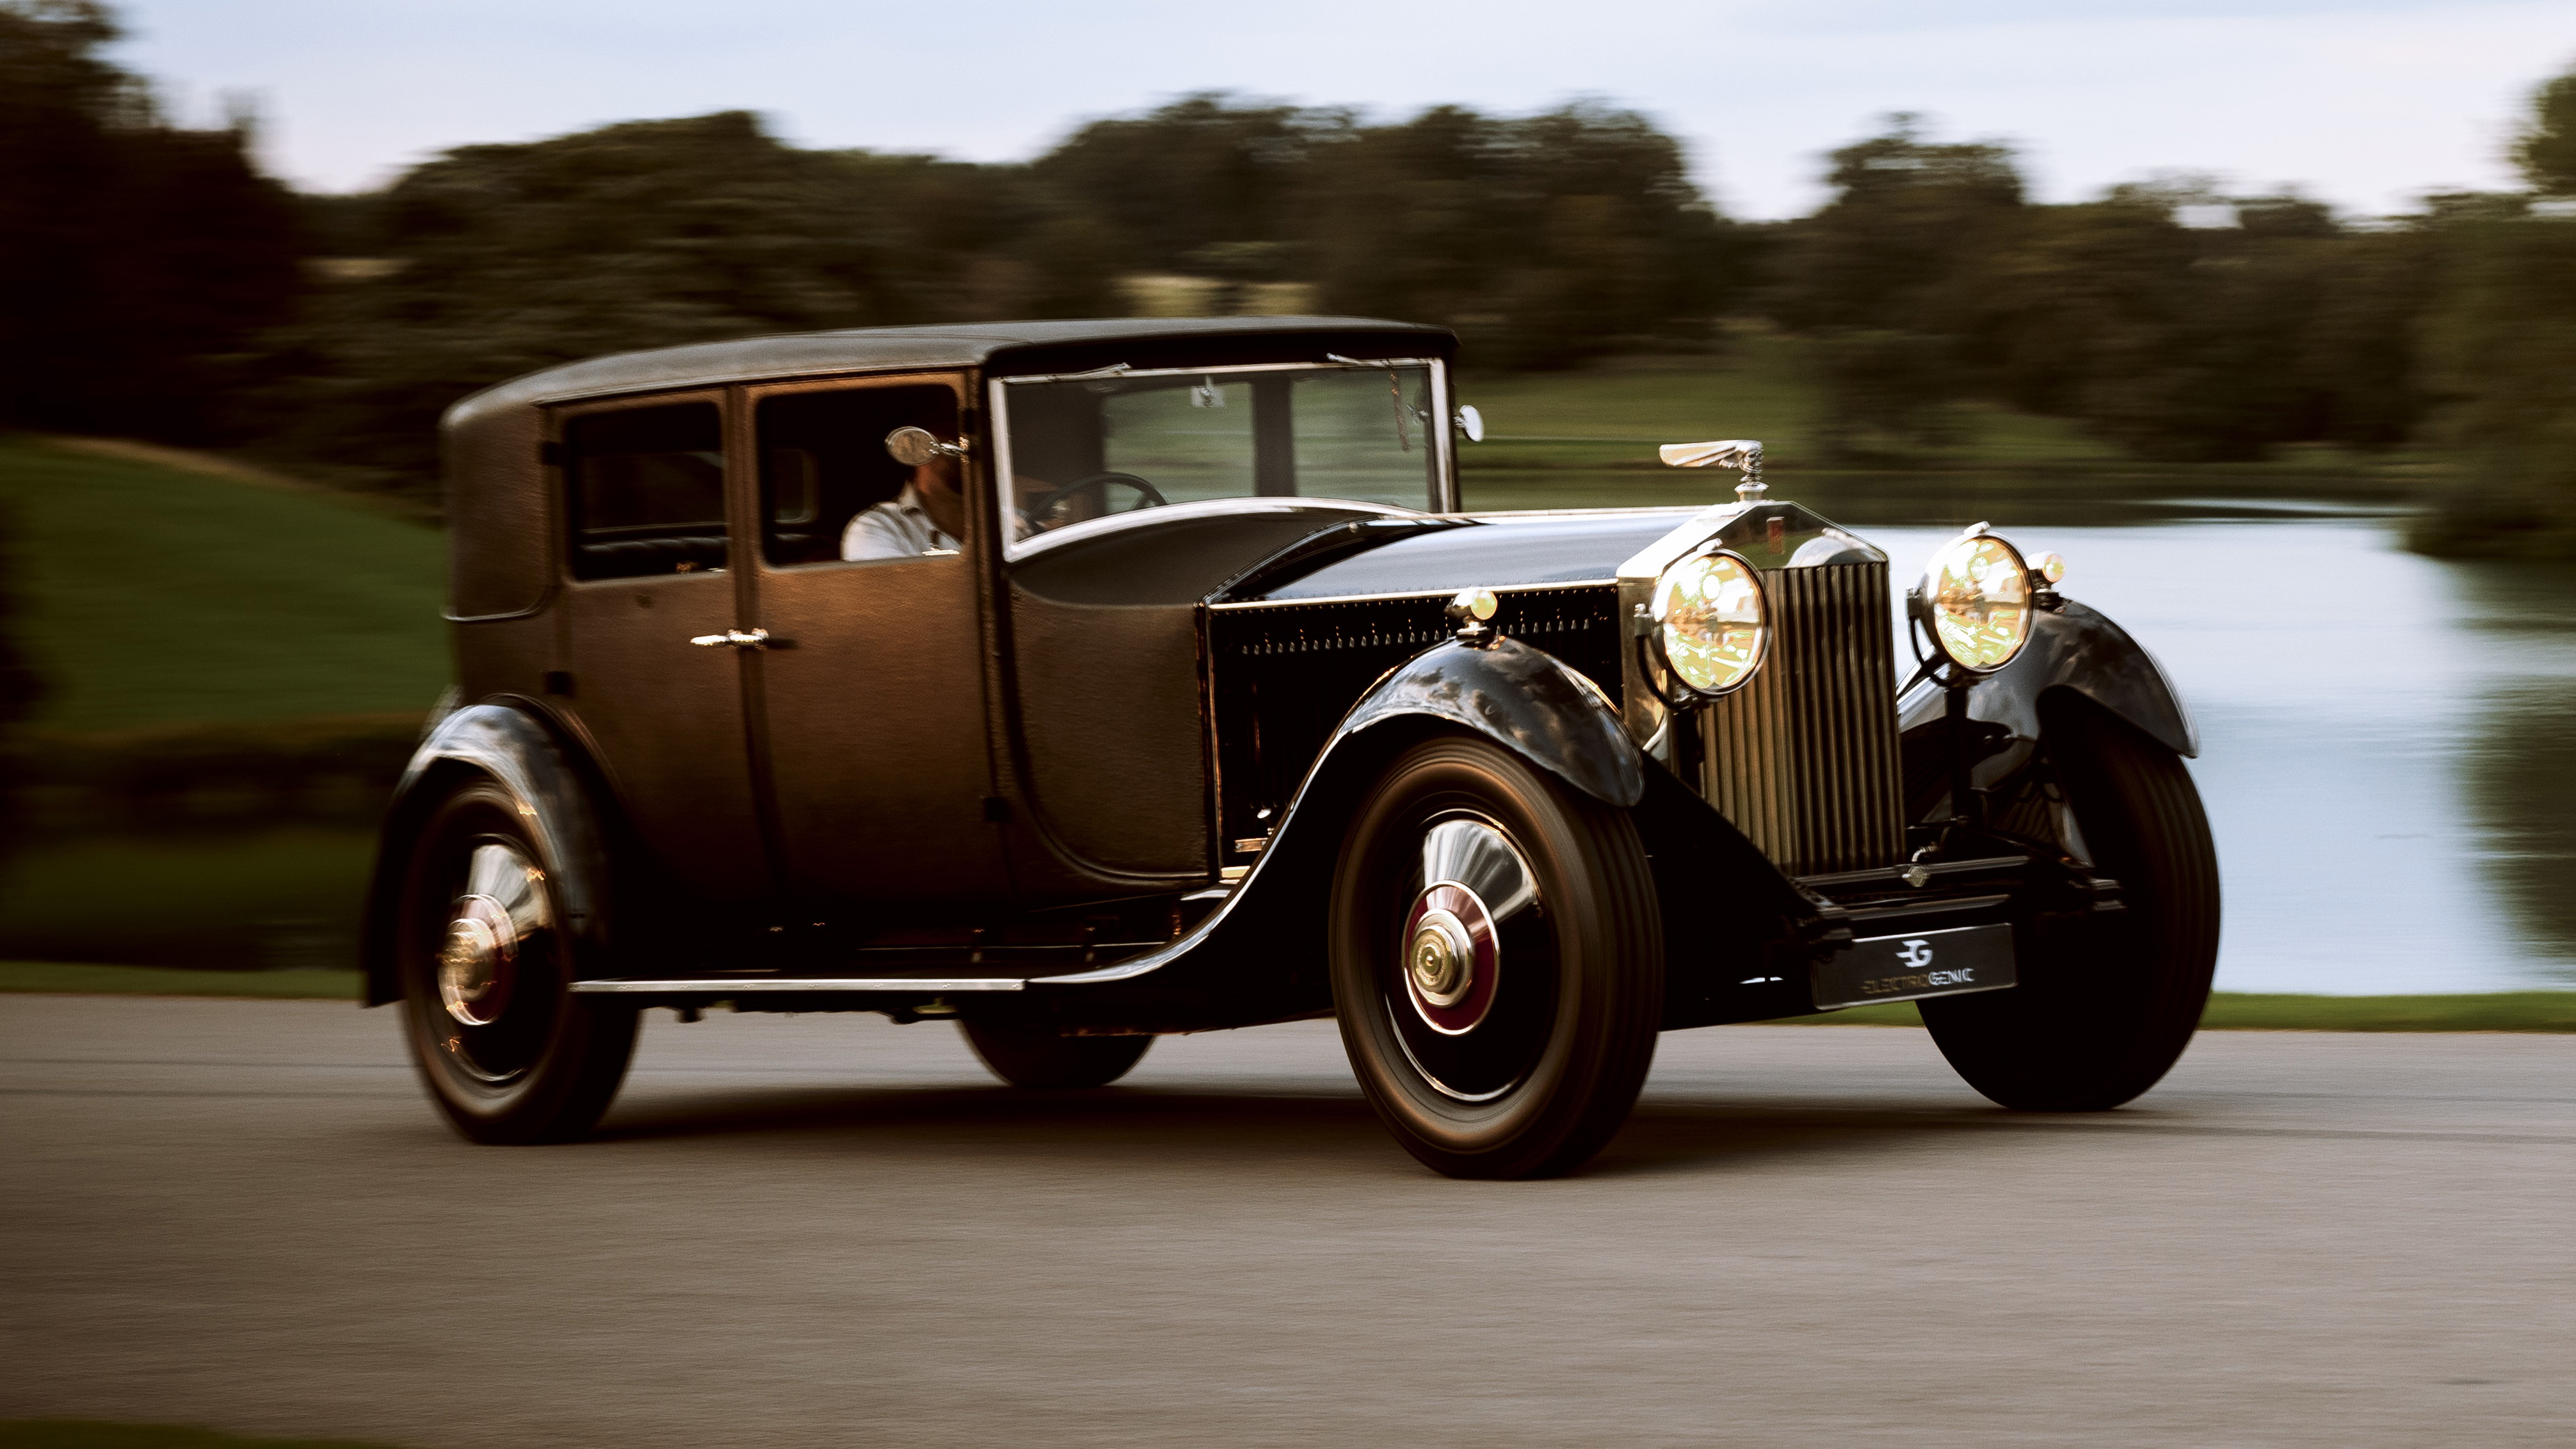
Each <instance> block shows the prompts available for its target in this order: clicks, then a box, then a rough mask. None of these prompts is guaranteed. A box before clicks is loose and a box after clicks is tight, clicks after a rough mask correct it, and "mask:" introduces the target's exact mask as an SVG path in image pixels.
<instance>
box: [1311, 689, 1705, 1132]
mask: <svg viewBox="0 0 2576 1449" xmlns="http://www.w3.org/2000/svg"><path fill="white" fill-rule="evenodd" d="M1662 947H1663V943H1662V933H1661V928H1660V925H1659V923H1658V921H1657V918H1656V913H1655V903H1654V887H1653V883H1652V879H1651V877H1650V876H1649V874H1648V871H1647V865H1646V856H1645V851H1644V849H1643V847H1642V846H1640V844H1639V843H1638V840H1637V832H1636V827H1635V826H1634V825H1633V824H1632V823H1631V822H1630V821H1629V820H1628V818H1627V816H1626V815H1625V814H1623V813H1621V812H1620V811H1617V810H1614V809H1611V808H1609V807H1607V806H1604V805H1601V804H1599V803H1597V802H1595V801H1593V800H1590V799H1588V798H1586V797H1584V796H1582V795H1579V794H1577V793H1576V792H1574V791H1573V790H1572V789H1570V788H1568V787H1567V786H1565V785H1564V784H1562V783H1561V782H1559V781H1557V780H1555V779H1553V778H1551V777H1548V776H1545V775H1542V774H1540V773H1538V772H1536V771H1534V770H1532V769H1530V768H1529V767H1528V766H1527V765H1525V764H1523V763H1522V762H1521V761H1520V760H1519V759H1518V758H1516V757H1515V756H1513V755H1511V754H1509V753H1507V752H1505V751H1503V750H1501V749H1499V748H1497V747H1495V746H1493V745H1491V744H1488V743H1486V742H1484V741H1483V740H1479V739H1471V738H1465V737H1442V738H1438V739H1434V740H1430V741H1427V742H1425V743H1423V744H1420V745H1417V746H1415V747H1414V748H1412V749H1410V750H1408V751H1406V752H1405V753H1404V754H1403V755H1401V756H1399V757H1398V758H1397V759H1396V760H1395V762H1394V763H1393V764H1392V765H1390V766H1388V768H1387V770H1386V773H1385V774H1384V775H1383V776H1381V777H1380V778H1379V780H1378V782H1377V784H1376V786H1375V787H1374V788H1373V789H1372V790H1371V791H1370V793H1369V795H1368V797H1367V799H1366V800H1364V801H1363V802H1362V803H1361V805H1360V808H1359V810H1358V812H1357V814H1356V815H1355V816H1354V818H1353V819H1352V821H1351V825H1350V829H1349V831H1348V833H1347V834H1346V835H1345V836H1344V838H1343V844H1342V855H1341V863H1340V866H1339V868H1338V870H1337V871H1336V873H1335V879H1334V884H1333V918H1332V950H1333V956H1332V972H1333V1000H1334V1005H1335V1008H1336V1011H1337V1013H1338V1014H1339V1016H1340V1019H1341V1028H1342V1042H1343V1045H1344V1046H1345V1047H1346V1048H1347V1049H1348V1050H1349V1052H1350V1058H1351V1066H1352V1069H1353V1071H1354V1072H1355V1073H1356V1074H1357V1075H1358V1077H1359V1081H1360V1087H1361V1089H1362V1090H1363V1091H1365V1092H1366V1093H1367V1095H1368V1099H1369V1102H1370V1105H1372V1106H1374V1107H1375V1108H1376V1109H1377V1113H1378V1116H1379V1118H1380V1119H1381V1120H1382V1121H1384V1122H1385V1123H1386V1126H1387V1129H1388V1130H1389V1131H1391V1132H1393V1133H1394V1134H1395V1138H1396V1140H1397V1141H1398V1142H1401V1143H1403V1144H1404V1147H1405V1150H1406V1151H1408V1152H1411V1153H1412V1154H1413V1155H1414V1156H1415V1157H1417V1158H1419V1159H1421V1161H1422V1162H1423V1163H1424V1164H1425V1165H1427V1166H1429V1167H1431V1168H1432V1169H1434V1170H1435V1171H1438V1172H1443V1173H1446V1174H1448V1175H1450V1176H1452V1177H1492V1178H1509V1177H1536V1176H1543V1175H1547V1174H1551V1173H1560V1172H1567V1171H1571V1170H1572V1169H1574V1168H1575V1167H1578V1166H1580V1165H1582V1164H1583V1163H1584V1162H1585V1161H1586V1160H1588V1159H1589V1158H1591V1156H1592V1155H1593V1154H1594V1153H1596V1152H1598V1151H1600V1150H1601V1147H1602V1145H1603V1144H1604V1143H1606V1142H1608V1141H1609V1140H1610V1138H1611V1136H1612V1135H1613V1134H1614V1133H1616V1132H1617V1131H1618V1130H1619V1127H1620V1125H1621V1124H1622V1123H1624V1122H1625V1121H1626V1120H1627V1118H1628V1113H1629V1110H1630V1109H1631V1108H1632V1107H1633V1106H1634V1105H1635V1103H1636V1100H1637V1091H1638V1089H1639V1088H1640V1087H1641V1086H1642V1085H1643V1084H1644V1082H1645V1079H1646V1069H1647V1067H1648V1066H1649V1065H1650V1064H1651V1063H1652V1062H1653V1060H1654V1054H1655V1033H1656V1030H1657V1028H1658V1027H1659V1025H1660V1024H1661V1018H1662V1012H1663V949H1662Z"/></svg>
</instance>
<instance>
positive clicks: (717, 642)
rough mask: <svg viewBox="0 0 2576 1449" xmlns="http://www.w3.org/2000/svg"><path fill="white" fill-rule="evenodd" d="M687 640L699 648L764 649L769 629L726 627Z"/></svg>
mask: <svg viewBox="0 0 2576 1449" xmlns="http://www.w3.org/2000/svg"><path fill="white" fill-rule="evenodd" d="M689 642H690V643H692V644H695V645H697V646H698V647H699V648H701V649H723V648H727V647H731V648H735V649H766V648H768V647H769V631H768V630H766V629H727V630H726V631H724V632H723V633H721V634H700V635H698V636H697V637H695V638H693V639H691V640H690V641H689Z"/></svg>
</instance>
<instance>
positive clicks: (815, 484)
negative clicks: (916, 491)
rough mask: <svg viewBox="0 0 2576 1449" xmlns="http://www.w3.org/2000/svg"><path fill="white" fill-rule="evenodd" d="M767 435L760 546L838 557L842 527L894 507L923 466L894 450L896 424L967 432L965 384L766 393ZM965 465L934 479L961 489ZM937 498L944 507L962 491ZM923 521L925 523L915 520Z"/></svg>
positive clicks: (761, 415)
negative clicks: (958, 388)
mask: <svg viewBox="0 0 2576 1449" xmlns="http://www.w3.org/2000/svg"><path fill="white" fill-rule="evenodd" d="M753 417H754V425H755V427H756V428H757V430H758V433H759V438H760V534H761V538H760V547H761V556H762V557H764V558H766V559H767V560H769V562H770V563H771V564H772V565H775V566H780V567H787V566H793V565H796V564H813V563H831V562H835V561H837V560H839V559H840V558H841V557H842V552H841V544H842V536H843V535H844V534H846V533H848V532H849V530H850V525H851V523H852V521H853V520H855V519H857V518H858V517H859V516H860V515H861V514H864V513H866V512H867V511H868V510H869V509H871V508H877V507H879V506H885V507H889V508H891V507H892V506H893V505H894V504H895V503H896V500H897V499H898V498H899V497H900V496H901V494H902V493H903V491H904V487H905V485H906V484H908V483H910V482H912V481H913V470H912V469H911V468H908V467H906V466H905V465H903V464H901V463H898V462H896V461H895V460H894V459H893V458H892V457H891V456H890V455H888V454H887V452H886V443H885V440H886V434H888V433H891V432H893V431H894V430H895V429H897V428H903V427H917V428H928V429H929V430H930V431H931V432H933V433H935V434H937V435H938V436H939V437H941V438H943V439H950V438H954V437H956V436H957V394H956V392H955V391H954V390H952V389H950V388H948V387H945V386H942V385H939V384H926V385H917V386H916V385H909V384H907V385H904V386H900V387H860V388H846V389H841V390H837V391H832V392H798V393H788V394H785V395H784V396H780V397H769V398H763V399H761V402H760V407H759V410H758V411H757V412H756V413H755V414H754V415H753ZM954 478H955V470H954V468H950V469H947V470H945V471H944V472H941V473H939V474H938V475H937V477H936V478H935V479H934V484H933V486H934V487H946V488H949V489H951V490H953V489H954V487H955V484H954V481H953V480H954ZM953 498H954V494H953V491H952V493H951V495H950V498H946V499H937V500H931V502H932V503H933V505H934V508H935V509H936V510H937V511H939V512H943V513H946V512H949V511H950V508H951V507H952V506H953V507H962V500H961V501H958V502H956V503H954V504H953V505H952V504H951V499H953ZM912 527H914V528H916V529H917V527H918V525H913V526H912Z"/></svg>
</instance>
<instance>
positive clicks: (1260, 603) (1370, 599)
mask: <svg viewBox="0 0 2576 1449" xmlns="http://www.w3.org/2000/svg"><path fill="white" fill-rule="evenodd" d="M1618 582H1619V581H1618V580H1617V579H1567V580H1565V581H1564V582H1562V583H1554V584H1496V585H1494V586H1493V588H1492V590H1491V592H1493V593H1497V594H1527V593H1535V592H1539V591H1542V590H1546V589H1607V588H1614V587H1616V586H1617V585H1618ZM1450 593H1451V591H1450V590H1448V589H1424V590H1420V591H1415V590H1406V591H1405V592H1402V593H1394V594H1319V595H1317V596H1316V597H1314V598H1311V599H1245V600H1242V601H1240V602H1238V603H1232V604H1210V605H1208V610H1209V612H1211V613H1234V612H1236V611H1238V610H1244V609H1302V608H1305V607H1306V606H1308V605H1310V604H1384V603H1392V602H1394V601H1395V600H1398V599H1446V598H1448V597H1449V595H1450Z"/></svg>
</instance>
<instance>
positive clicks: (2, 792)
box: [0, 499, 44, 867]
mask: <svg viewBox="0 0 2576 1449" xmlns="http://www.w3.org/2000/svg"><path fill="white" fill-rule="evenodd" d="M17 523H18V516H17V511H16V510H15V509H13V508H11V507H9V505H8V502H7V500H5V499H0V821H6V822H8V823H9V826H10V828H9V829H7V830H5V831H0V867H5V866H6V865H7V864H8V862H9V857H10V855H11V854H12V853H13V852H14V851H16V849H17V848H18V846H19V844H20V843H21V840H22V838H23V832H22V831H21V830H19V829H18V828H17V827H18V825H19V823H20V821H21V820H22V819H23V818H24V816H23V814H22V809H21V799H22V792H23V791H24V789H25V780H26V773H27V771H26V765H27V761H26V759H25V757H24V753H23V752H24V748H25V746H24V740H23V732H22V730H21V726H23V725H24V724H25V723H26V720H27V717H28V716H30V715H32V714H34V713H35V711H36V704H37V702H38V701H39V700H41V699H42V698H43V697H44V684H43V681H42V680H40V679H39V678H38V677H37V675H36V670H35V666H34V665H33V664H31V663H30V662H29V661H28V659H27V656H26V654H25V652H24V651H22V650H21V649H19V647H18V629H17V623H18V579H19V573H18V570H17V569H16V568H15V567H13V565H15V564H16V562H17V552H18V529H17Z"/></svg>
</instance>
